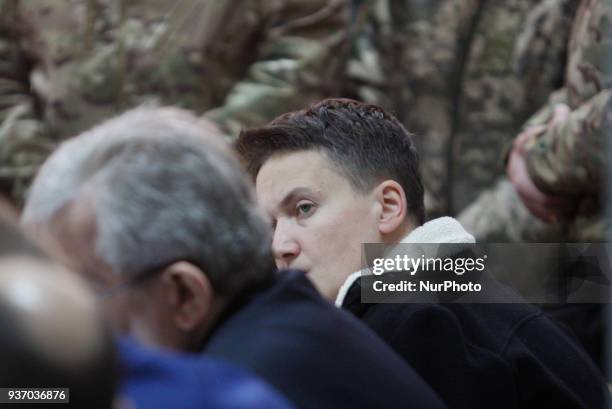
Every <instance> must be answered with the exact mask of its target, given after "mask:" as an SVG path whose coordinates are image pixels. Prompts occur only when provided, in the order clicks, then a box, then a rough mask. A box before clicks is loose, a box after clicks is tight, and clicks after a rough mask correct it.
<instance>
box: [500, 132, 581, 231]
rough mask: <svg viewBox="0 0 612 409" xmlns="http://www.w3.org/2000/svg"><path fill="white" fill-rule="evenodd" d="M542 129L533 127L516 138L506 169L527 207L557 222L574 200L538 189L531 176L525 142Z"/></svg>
mask: <svg viewBox="0 0 612 409" xmlns="http://www.w3.org/2000/svg"><path fill="white" fill-rule="evenodd" d="M541 130H542V127H533V128H530V129H527V130H526V131H525V132H523V133H521V134H520V135H519V136H518V137H517V138H516V140H515V142H514V145H513V148H512V151H511V152H510V156H509V159H508V165H507V168H506V171H507V173H508V177H509V178H510V182H511V183H512V185H513V186H514V189H515V190H516V192H517V193H518V195H519V197H520V198H521V200H522V202H523V204H524V205H525V207H527V209H529V211H530V212H531V213H532V214H533V215H534V216H536V217H537V218H539V219H541V220H543V221H544V222H546V223H556V222H557V221H559V219H560V218H561V216H562V215H564V214H566V213H567V212H568V209H570V208H571V206H572V202H571V201H570V200H569V199H567V198H565V197H562V196H553V195H549V194H546V193H544V192H542V191H541V190H540V189H538V187H537V186H536V185H535V184H534V183H533V181H532V180H531V177H530V176H529V172H528V170H527V162H526V160H525V149H524V146H525V144H526V143H529V142H530V141H531V140H532V139H533V138H534V137H535V135H536V134H537V133H538V132H539V131H541Z"/></svg>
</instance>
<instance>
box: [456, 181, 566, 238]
mask: <svg viewBox="0 0 612 409" xmlns="http://www.w3.org/2000/svg"><path fill="white" fill-rule="evenodd" d="M457 219H458V220H459V222H461V224H462V225H463V226H464V227H465V229H466V230H467V231H468V232H470V233H472V234H473V235H474V237H476V240H477V241H479V242H490V243H506V242H509V243H513V242H535V243H537V242H540V243H542V242H563V241H565V240H564V236H565V235H564V234H563V229H562V228H561V226H553V225H548V224H546V223H544V222H542V221H540V220H539V219H537V218H536V217H535V216H533V215H532V214H531V213H530V212H529V210H527V208H526V207H525V206H524V205H523V203H522V202H521V199H520V198H519V197H518V195H517V194H516V192H515V190H514V188H513V187H512V185H511V184H510V181H509V180H508V179H506V178H501V179H500V180H498V182H497V183H496V184H495V186H494V187H492V188H490V189H488V190H485V191H484V192H482V193H481V194H480V195H479V196H478V197H477V198H476V200H475V201H474V202H472V204H470V205H469V206H468V207H466V208H465V209H464V210H463V211H462V212H461V213H460V214H459V216H458V217H457Z"/></svg>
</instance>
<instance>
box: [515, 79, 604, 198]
mask: <svg viewBox="0 0 612 409" xmlns="http://www.w3.org/2000/svg"><path fill="white" fill-rule="evenodd" d="M611 96H612V91H611V90H605V91H602V92H600V93H598V94H597V95H595V96H594V97H592V98H591V99H589V100H587V101H586V102H585V103H583V104H582V105H581V106H579V107H578V108H577V109H575V110H573V111H572V112H571V113H570V114H569V116H568V117H567V119H566V120H565V121H564V122H562V123H559V124H556V125H555V126H551V127H548V128H547V129H545V130H543V131H542V133H541V134H539V135H538V136H537V137H536V138H535V139H534V140H533V141H532V143H530V144H529V145H528V146H526V153H527V168H528V171H529V175H530V176H531V178H532V180H533V182H534V183H535V184H536V186H537V187H538V188H539V189H540V190H542V191H543V192H546V193H550V194H561V195H563V194H568V195H580V194H597V193H599V191H600V189H601V187H602V186H603V184H604V178H605V172H606V155H607V146H606V141H607V137H608V136H607V135H606V134H607V133H609V132H610V130H611V126H610V125H611V122H612V99H611ZM544 114H545V113H542V114H541V115H544Z"/></svg>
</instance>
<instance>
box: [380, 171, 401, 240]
mask: <svg viewBox="0 0 612 409" xmlns="http://www.w3.org/2000/svg"><path fill="white" fill-rule="evenodd" d="M375 197H376V200H377V202H378V204H379V209H380V212H379V214H378V220H377V223H378V231H379V232H380V234H381V235H382V236H388V235H393V234H396V233H400V234H401V233H402V232H400V231H399V230H400V229H401V228H402V227H403V225H404V221H405V220H406V208H407V202H406V194H405V193H404V189H403V188H402V187H401V186H400V184H399V183H397V182H396V181H394V180H385V181H384V182H382V183H380V184H379V185H378V186H377V187H376V189H375Z"/></svg>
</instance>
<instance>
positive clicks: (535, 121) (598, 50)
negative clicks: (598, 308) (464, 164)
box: [465, 0, 612, 242]
mask: <svg viewBox="0 0 612 409" xmlns="http://www.w3.org/2000/svg"><path fill="white" fill-rule="evenodd" d="M568 50H569V51H568V62H567V68H566V80H565V86H564V87H563V88H562V89H560V90H558V91H557V92H555V93H554V94H552V95H551V96H550V98H549V100H548V102H547V104H546V105H544V107H543V108H542V109H541V110H540V111H538V112H537V113H536V114H535V115H533V116H532V118H531V119H530V120H529V121H527V123H526V125H525V126H526V127H529V126H538V125H547V124H548V123H549V121H550V120H551V118H552V115H553V110H554V106H555V105H556V104H558V103H564V104H567V105H568V106H569V108H570V110H571V112H570V114H569V116H568V117H567V119H566V120H565V121H563V122H561V123H559V124H556V125H555V126H546V127H543V129H542V131H541V132H540V133H539V134H537V135H536V137H535V138H534V139H533V140H532V141H531V143H530V144H529V145H527V146H526V152H527V156H526V161H527V169H528V172H529V175H530V176H531V178H532V180H533V182H534V183H535V185H536V186H537V187H538V188H539V189H540V190H541V191H542V192H544V193H547V194H551V195H561V196H567V197H571V198H572V199H573V200H574V201H575V203H576V208H575V213H574V214H573V215H572V217H570V219H569V220H566V221H565V222H563V223H560V224H559V225H557V226H553V227H552V229H557V230H559V231H560V232H561V233H562V235H560V236H557V237H558V238H562V239H563V240H567V241H584V242H592V241H602V240H605V239H606V237H605V234H606V227H607V226H609V224H610V223H609V221H608V223H606V222H605V218H604V216H603V215H604V210H605V209H604V207H605V206H604V205H603V202H604V200H605V193H604V192H605V189H604V186H605V183H606V180H605V179H606V162H607V160H606V159H607V155H608V153H607V141H608V140H609V132H610V131H611V126H610V125H611V121H612V101H611V98H610V97H611V95H612V90H611V88H612V76H611V74H612V70H611V69H610V67H611V64H610V59H612V0H583V1H582V3H581V4H580V7H579V9H578V12H577V14H576V19H575V22H574V26H573V30H572V36H571V39H570V41H569V43H568ZM503 184H505V185H507V184H508V182H504V183H502V184H500V187H499V188H498V189H496V190H495V191H492V192H487V193H485V194H484V196H489V198H488V199H483V197H481V198H480V199H479V200H478V201H477V202H476V203H475V204H474V205H473V206H471V207H470V208H469V209H468V210H467V213H468V214H467V215H466V217H465V218H467V219H469V220H468V222H469V221H472V220H473V221H475V220H476V219H480V220H483V221H487V222H488V223H487V224H488V226H486V225H485V224H483V223H480V226H479V229H480V235H481V236H485V237H486V236H489V237H487V238H490V236H491V235H495V232H496V231H497V232H499V230H500V228H501V229H503V228H504V227H505V228H507V227H508V225H510V224H515V225H516V219H513V218H512V217H510V216H512V215H513V214H516V213H517V212H520V213H525V212H528V211H527V210H526V209H525V208H524V206H523V205H522V203H521V202H520V200H518V199H516V200H515V201H514V202H506V204H505V205H504V204H502V203H501V202H502V201H499V200H497V198H499V197H501V196H503V195H504V193H503V189H504V188H503V187H501V186H502V185H503ZM491 199H492V201H499V202H500V205H501V206H499V207H496V206H492V205H491ZM518 227H519V229H518V231H517V232H516V233H517V234H516V236H515V237H512V236H511V237H509V238H510V239H519V240H520V239H524V238H525V236H526V235H529V234H530V233H529V232H531V235H533V232H540V233H541V235H540V236H539V237H538V238H541V237H542V235H543V234H546V232H547V231H548V232H550V231H551V229H548V228H542V225H541V224H538V225H537V226H534V225H530V224H528V223H526V224H524V225H522V226H518Z"/></svg>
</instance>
